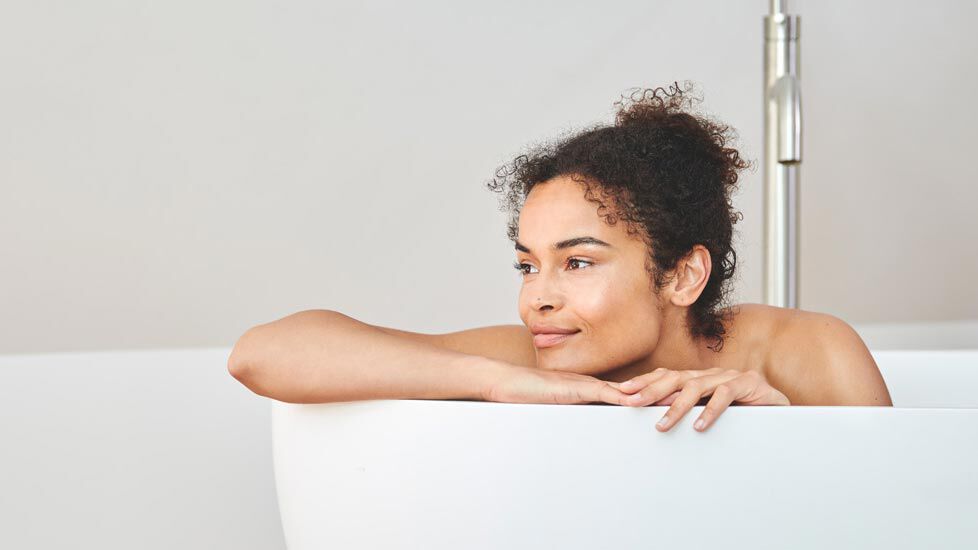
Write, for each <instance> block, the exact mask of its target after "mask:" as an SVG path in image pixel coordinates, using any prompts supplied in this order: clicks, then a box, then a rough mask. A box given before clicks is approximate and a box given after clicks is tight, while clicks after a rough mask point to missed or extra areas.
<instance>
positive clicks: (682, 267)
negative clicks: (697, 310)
mask: <svg viewBox="0 0 978 550" xmlns="http://www.w3.org/2000/svg"><path fill="white" fill-rule="evenodd" d="M712 267H713V264H712V263H711V261H710V251H709V250H707V249H706V247H705V246H703V245H701V244H698V245H695V246H693V249H692V250H691V251H690V252H689V254H687V255H686V256H685V257H683V259H681V260H679V262H678V263H677V264H676V270H675V277H673V280H672V285H671V286H672V292H671V293H670V294H671V296H670V298H669V301H670V302H672V303H673V305H677V306H687V307H688V306H691V305H693V303H695V302H696V300H697V298H699V297H700V294H702V293H703V289H704V288H706V283H707V281H709V280H710V270H711V269H712Z"/></svg>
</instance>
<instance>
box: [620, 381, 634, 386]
mask: <svg viewBox="0 0 978 550" xmlns="http://www.w3.org/2000/svg"><path fill="white" fill-rule="evenodd" d="M634 383H635V382H633V381H631V380H626V381H624V382H622V383H621V387H623V388H630V387H632V385H633V384H634Z"/></svg>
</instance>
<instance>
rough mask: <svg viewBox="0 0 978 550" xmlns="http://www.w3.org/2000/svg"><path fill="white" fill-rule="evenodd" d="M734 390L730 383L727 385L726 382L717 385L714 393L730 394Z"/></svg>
mask: <svg viewBox="0 0 978 550" xmlns="http://www.w3.org/2000/svg"><path fill="white" fill-rule="evenodd" d="M732 391H733V389H732V388H731V387H730V386H729V385H727V384H726V383H724V384H719V385H718V386H717V387H716V389H715V390H713V393H714V394H719V395H728V394H729V393H730V392H732Z"/></svg>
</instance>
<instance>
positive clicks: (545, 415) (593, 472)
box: [272, 350, 978, 550]
mask: <svg viewBox="0 0 978 550" xmlns="http://www.w3.org/2000/svg"><path fill="white" fill-rule="evenodd" d="M874 356H875V357H876V359H877V363H878V364H879V366H880V369H881V370H882V371H883V376H884V378H885V379H886V381H887V384H888V386H889V388H890V392H891V396H892V397H893V401H894V407H893V408H890V407H732V408H730V409H728V410H727V411H726V412H725V413H724V414H723V415H722V416H721V417H720V419H719V420H718V421H717V422H716V423H715V424H714V425H713V426H712V427H711V428H710V429H709V430H708V431H707V432H705V433H699V432H695V431H694V430H693V429H692V423H693V421H694V420H695V418H696V416H697V414H698V411H699V410H700V409H702V406H700V407H696V409H695V410H693V411H691V412H690V413H687V415H686V416H685V417H684V418H683V419H682V421H681V422H680V423H679V424H678V425H676V426H675V427H673V429H672V430H670V431H669V432H667V433H660V432H658V431H656V430H655V428H654V427H653V424H654V423H655V422H656V421H657V420H658V419H659V417H660V416H662V414H663V413H664V412H665V410H666V409H667V407H646V408H641V409H637V408H626V407H616V406H604V405H519V404H503V403H485V402H478V401H425V400H383V401H357V402H347V403H330V404H321V405H295V404H288V403H280V402H277V401H276V402H273V411H272V419H273V436H274V441H273V446H274V464H275V479H276V487H277V491H278V502H279V507H280V511H281V515H282V524H283V527H284V531H285V538H286V542H287V544H288V547H289V549H290V550H309V549H317V550H323V549H333V548H336V549H339V548H418V549H426V550H434V549H461V548H466V549H482V548H486V549H488V548H493V549H500V548H505V549H517V548H527V549H529V548H533V549H540V548H561V549H576V548H581V549H584V548H586V549H596V548H597V549H605V548H616V549H617V548H667V547H676V548H680V547H681V548H705V547H711V548H713V547H735V548H820V549H821V548H976V547H978V350H962V351H924V352H898V351H880V352H874Z"/></svg>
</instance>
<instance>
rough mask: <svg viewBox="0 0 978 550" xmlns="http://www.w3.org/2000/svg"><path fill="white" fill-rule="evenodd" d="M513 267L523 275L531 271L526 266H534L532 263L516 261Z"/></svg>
mask: <svg viewBox="0 0 978 550" xmlns="http://www.w3.org/2000/svg"><path fill="white" fill-rule="evenodd" d="M513 267H514V268H515V269H516V271H519V272H520V273H522V274H523V275H529V273H527V272H526V268H528V267H533V266H532V265H530V264H524V263H520V262H516V263H515V264H513Z"/></svg>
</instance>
